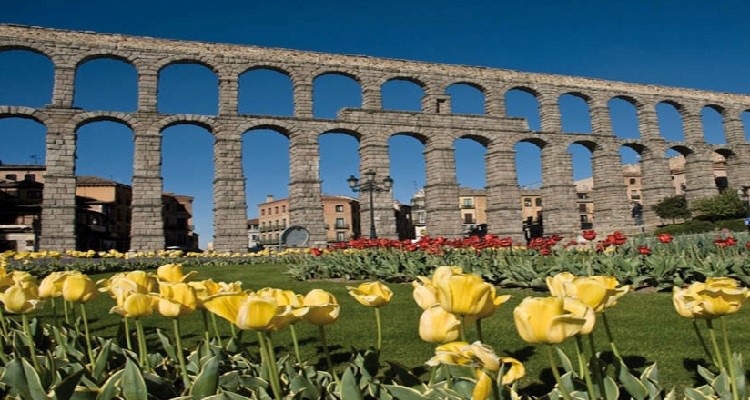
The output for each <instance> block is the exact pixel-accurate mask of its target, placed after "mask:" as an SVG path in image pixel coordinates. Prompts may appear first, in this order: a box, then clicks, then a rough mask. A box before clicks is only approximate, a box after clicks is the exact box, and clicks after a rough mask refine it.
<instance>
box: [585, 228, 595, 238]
mask: <svg viewBox="0 0 750 400" xmlns="http://www.w3.org/2000/svg"><path fill="white" fill-rule="evenodd" d="M583 238H584V239H586V240H594V239H596V231H594V230H593V229H590V230H586V231H583Z"/></svg>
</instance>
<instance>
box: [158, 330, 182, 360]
mask: <svg viewBox="0 0 750 400" xmlns="http://www.w3.org/2000/svg"><path fill="white" fill-rule="evenodd" d="M156 336H157V337H158V338H159V341H160V342H161V347H163V348H164V351H166V352H167V356H169V358H171V359H173V360H176V359H177V353H176V352H175V349H174V346H172V343H171V342H170V341H169V338H168V337H167V336H166V335H164V333H162V331H161V329H157V330H156Z"/></svg>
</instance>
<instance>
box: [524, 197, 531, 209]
mask: <svg viewBox="0 0 750 400" xmlns="http://www.w3.org/2000/svg"><path fill="white" fill-rule="evenodd" d="M523 206H524V207H531V197H524V198H523Z"/></svg>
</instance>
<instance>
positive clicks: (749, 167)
mask: <svg viewBox="0 0 750 400" xmlns="http://www.w3.org/2000/svg"><path fill="white" fill-rule="evenodd" d="M732 151H733V152H734V154H733V155H732V156H730V157H727V180H728V181H729V187H730V188H732V189H733V190H737V189H740V188H743V187H750V144H746V143H743V144H736V145H734V146H732Z"/></svg>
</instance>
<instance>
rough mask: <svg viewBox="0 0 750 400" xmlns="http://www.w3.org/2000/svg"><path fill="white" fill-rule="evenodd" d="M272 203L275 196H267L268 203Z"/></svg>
mask: <svg viewBox="0 0 750 400" xmlns="http://www.w3.org/2000/svg"><path fill="white" fill-rule="evenodd" d="M271 202H273V195H272V194H267V195H266V203H271Z"/></svg>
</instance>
